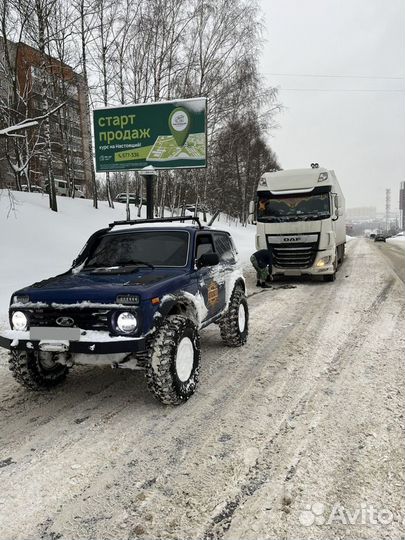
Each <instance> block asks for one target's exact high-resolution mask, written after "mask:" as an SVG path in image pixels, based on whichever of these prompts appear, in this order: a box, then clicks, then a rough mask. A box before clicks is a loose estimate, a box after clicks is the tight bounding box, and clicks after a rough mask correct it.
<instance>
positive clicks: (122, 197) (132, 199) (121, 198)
mask: <svg viewBox="0 0 405 540" xmlns="http://www.w3.org/2000/svg"><path fill="white" fill-rule="evenodd" d="M114 201H115V202H120V203H124V204H125V203H126V202H127V194H126V193H118V195H117V196H116V197H115V199H114ZM129 204H139V197H137V196H136V195H135V193H130V194H129Z"/></svg>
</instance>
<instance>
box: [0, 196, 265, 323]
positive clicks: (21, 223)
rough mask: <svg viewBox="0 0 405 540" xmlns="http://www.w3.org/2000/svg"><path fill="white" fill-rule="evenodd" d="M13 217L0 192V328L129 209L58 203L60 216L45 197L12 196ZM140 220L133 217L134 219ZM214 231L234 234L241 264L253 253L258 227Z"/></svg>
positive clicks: (224, 223)
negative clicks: (30, 288)
mask: <svg viewBox="0 0 405 540" xmlns="http://www.w3.org/2000/svg"><path fill="white" fill-rule="evenodd" d="M11 193H12V196H13V197H14V198H15V202H16V204H15V209H14V210H11V211H10V199H9V196H8V192H7V191H6V190H0V250H1V251H0V252H1V254H2V256H1V263H0V327H8V305H9V301H10V296H11V294H12V293H13V292H14V291H15V290H17V289H20V288H21V287H24V286H26V285H30V284H31V283H34V282H35V281H38V280H41V279H45V278H47V277H50V276H53V275H56V274H59V273H61V272H64V271H66V270H67V269H68V268H70V266H71V262H72V260H73V259H74V258H75V257H76V255H77V254H78V253H79V251H80V250H81V248H82V247H83V245H84V243H85V241H86V240H87V238H88V237H89V236H90V234H92V233H93V232H94V231H96V230H97V229H101V228H103V227H106V226H108V224H109V223H111V222H112V221H115V220H123V219H126V213H125V204H123V203H115V208H114V209H111V208H109V207H108V204H107V203H106V202H100V203H99V209H98V210H95V209H94V208H93V204H92V201H91V200H89V199H70V198H66V197H58V208H59V211H58V212H57V213H55V212H52V211H51V210H50V209H49V207H48V196H47V195H42V194H41V193H24V192H15V191H13V192H11ZM131 217H132V218H133V219H134V218H136V216H135V212H133V215H132V216H131ZM215 226H216V227H218V228H220V229H223V230H227V231H230V232H231V233H232V237H233V239H234V241H235V244H236V247H237V249H238V251H239V255H240V259H241V262H242V263H243V264H245V263H246V262H248V261H249V257H250V255H251V254H252V253H253V251H254V250H255V241H254V236H255V227H254V226H252V225H250V226H248V227H242V226H241V225H240V224H236V223H232V222H231V221H229V219H226V217H225V216H220V219H219V221H218V220H217V221H216V222H215Z"/></svg>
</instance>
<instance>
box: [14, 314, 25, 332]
mask: <svg viewBox="0 0 405 540" xmlns="http://www.w3.org/2000/svg"><path fill="white" fill-rule="evenodd" d="M11 324H12V325H13V330H19V331H20V332H24V330H27V328H28V318H27V316H26V315H25V313H23V312H22V311H14V313H13V314H12V316H11Z"/></svg>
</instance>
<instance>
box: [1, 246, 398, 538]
mask: <svg viewBox="0 0 405 540" xmlns="http://www.w3.org/2000/svg"><path fill="white" fill-rule="evenodd" d="M250 282H251V284H253V276H252V275H251V276H250ZM293 286H294V288H292V287H293ZM250 292H251V296H250V299H249V305H250V310H251V327H250V328H251V331H250V339H249V342H248V345H247V346H246V347H244V348H242V349H236V350H235V349H227V348H225V347H223V346H222V344H221V341H220V337H219V332H218V330H217V328H216V327H214V328H209V329H207V330H205V331H203V333H202V346H203V351H202V374H201V381H200V387H199V390H198V392H197V394H196V395H195V396H194V397H193V398H192V399H191V400H190V401H189V402H187V403H186V404H185V405H183V406H181V407H177V408H171V407H163V406H161V405H160V404H158V403H157V402H155V401H154V399H153V398H152V396H151V395H150V394H149V393H148V391H147V390H146V385H145V382H144V380H143V375H142V373H139V372H129V371H124V370H123V371H112V370H110V369H109V368H103V369H101V368H99V369H97V368H89V367H83V368H77V369H75V370H73V371H72V372H71V374H70V376H69V378H68V381H67V382H66V383H65V385H64V386H63V387H61V388H59V389H57V390H54V391H52V392H50V393H48V394H43V395H41V394H37V393H29V392H27V391H25V390H24V389H22V388H20V387H19V386H18V385H17V384H16V383H15V382H14V381H13V379H12V378H11V375H10V374H9V372H8V370H7V369H6V366H5V359H6V356H5V354H4V353H0V359H1V360H2V365H1V366H0V409H1V414H0V437H1V441H0V486H1V490H0V538H1V539H3V538H4V539H6V538H7V539H14V538H44V539H55V538H66V539H73V538H77V539H79V538H80V539H90V538H103V539H108V538H111V539H126V538H148V539H155V538H165V539H166V538H181V539H185V538H187V539H188V538H190V539H191V538H206V539H214V538H215V539H216V538H224V539H229V540H231V539H232V540H233V539H237V538H240V539H242V538H243V539H259V538H260V539H264V538H287V539H291V540H292V539H295V538H301V539H302V538H322V539H329V538H343V537H348V538H349V537H350V538H382V537H384V538H398V537H400V536H401V534H402V533H403V524H402V522H403V516H404V515H405V514H404V510H405V508H404V506H403V505H402V504H403V501H404V500H403V481H404V453H405V452H404V445H403V440H404V439H403V431H402V427H403V395H404V372H403V363H402V361H403V353H404V332H403V328H404V318H405V317H404V300H403V296H404V284H403V282H402V281H401V280H400V279H398V277H397V275H396V274H395V272H394V271H393V270H392V268H391V266H390V264H389V262H388V261H387V259H386V258H385V257H384V256H383V254H382V253H381V252H380V251H379V249H376V248H375V246H374V245H373V244H372V243H371V242H369V241H368V240H365V239H355V240H352V241H351V242H350V243H349V244H348V246H347V259H346V261H345V263H344V265H343V267H342V268H341V269H340V271H339V272H338V278H337V280H336V282H335V283H321V282H318V283H315V282H310V281H303V280H301V281H300V280H291V281H288V282H287V281H285V282H280V283H275V285H274V289H272V290H268V291H258V290H257V289H255V288H253V287H252V288H251V291H250ZM338 503H340V504H341V505H342V506H343V509H344V511H347V512H348V513H350V516H351V517H352V518H353V515H355V516H357V517H356V520H355V523H354V524H352V525H350V524H346V525H344V524H343V523H344V519H343V518H344V516H346V515H347V514H341V517H342V519H341V520H339V519H337V520H335V521H333V522H332V523H331V524H330V525H328V523H327V520H328V518H330V512H331V510H333V507H334V506H333V505H335V504H338ZM312 504H316V506H315V507H309V505H312ZM321 505H324V506H321ZM369 505H373V506H374V508H376V509H377V510H378V511H382V510H385V511H389V512H392V514H393V517H392V519H385V523H386V524H382V523H381V521H384V520H380V521H379V520H378V519H377V520H374V521H377V522H376V523H374V522H373V520H371V519H369V520H367V519H365V520H364V519H361V517H359V516H360V514H359V513H357V514H354V512H356V510H358V511H359V512H360V513H361V510H362V509H363V510H364V508H368V507H369ZM401 505H402V506H401ZM312 510H315V512H316V513H317V515H316V514H315V513H314V512H312ZM401 512H402V513H401ZM387 515H388V514H387ZM387 515H385V518H386V517H387ZM315 518H316V520H317V521H316V523H312V522H313V521H314V519H315ZM353 519H354V518H353ZM342 520H343V521H342ZM311 523H312V525H311ZM346 523H347V522H346ZM373 523H374V524H373Z"/></svg>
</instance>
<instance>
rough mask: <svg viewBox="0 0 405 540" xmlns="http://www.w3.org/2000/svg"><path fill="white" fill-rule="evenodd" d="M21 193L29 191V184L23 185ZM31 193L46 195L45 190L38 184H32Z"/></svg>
mask: <svg viewBox="0 0 405 540" xmlns="http://www.w3.org/2000/svg"><path fill="white" fill-rule="evenodd" d="M21 191H29V189H28V185H27V184H22V185H21ZM31 193H44V190H43V188H42V187H41V186H38V185H37V184H31Z"/></svg>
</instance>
